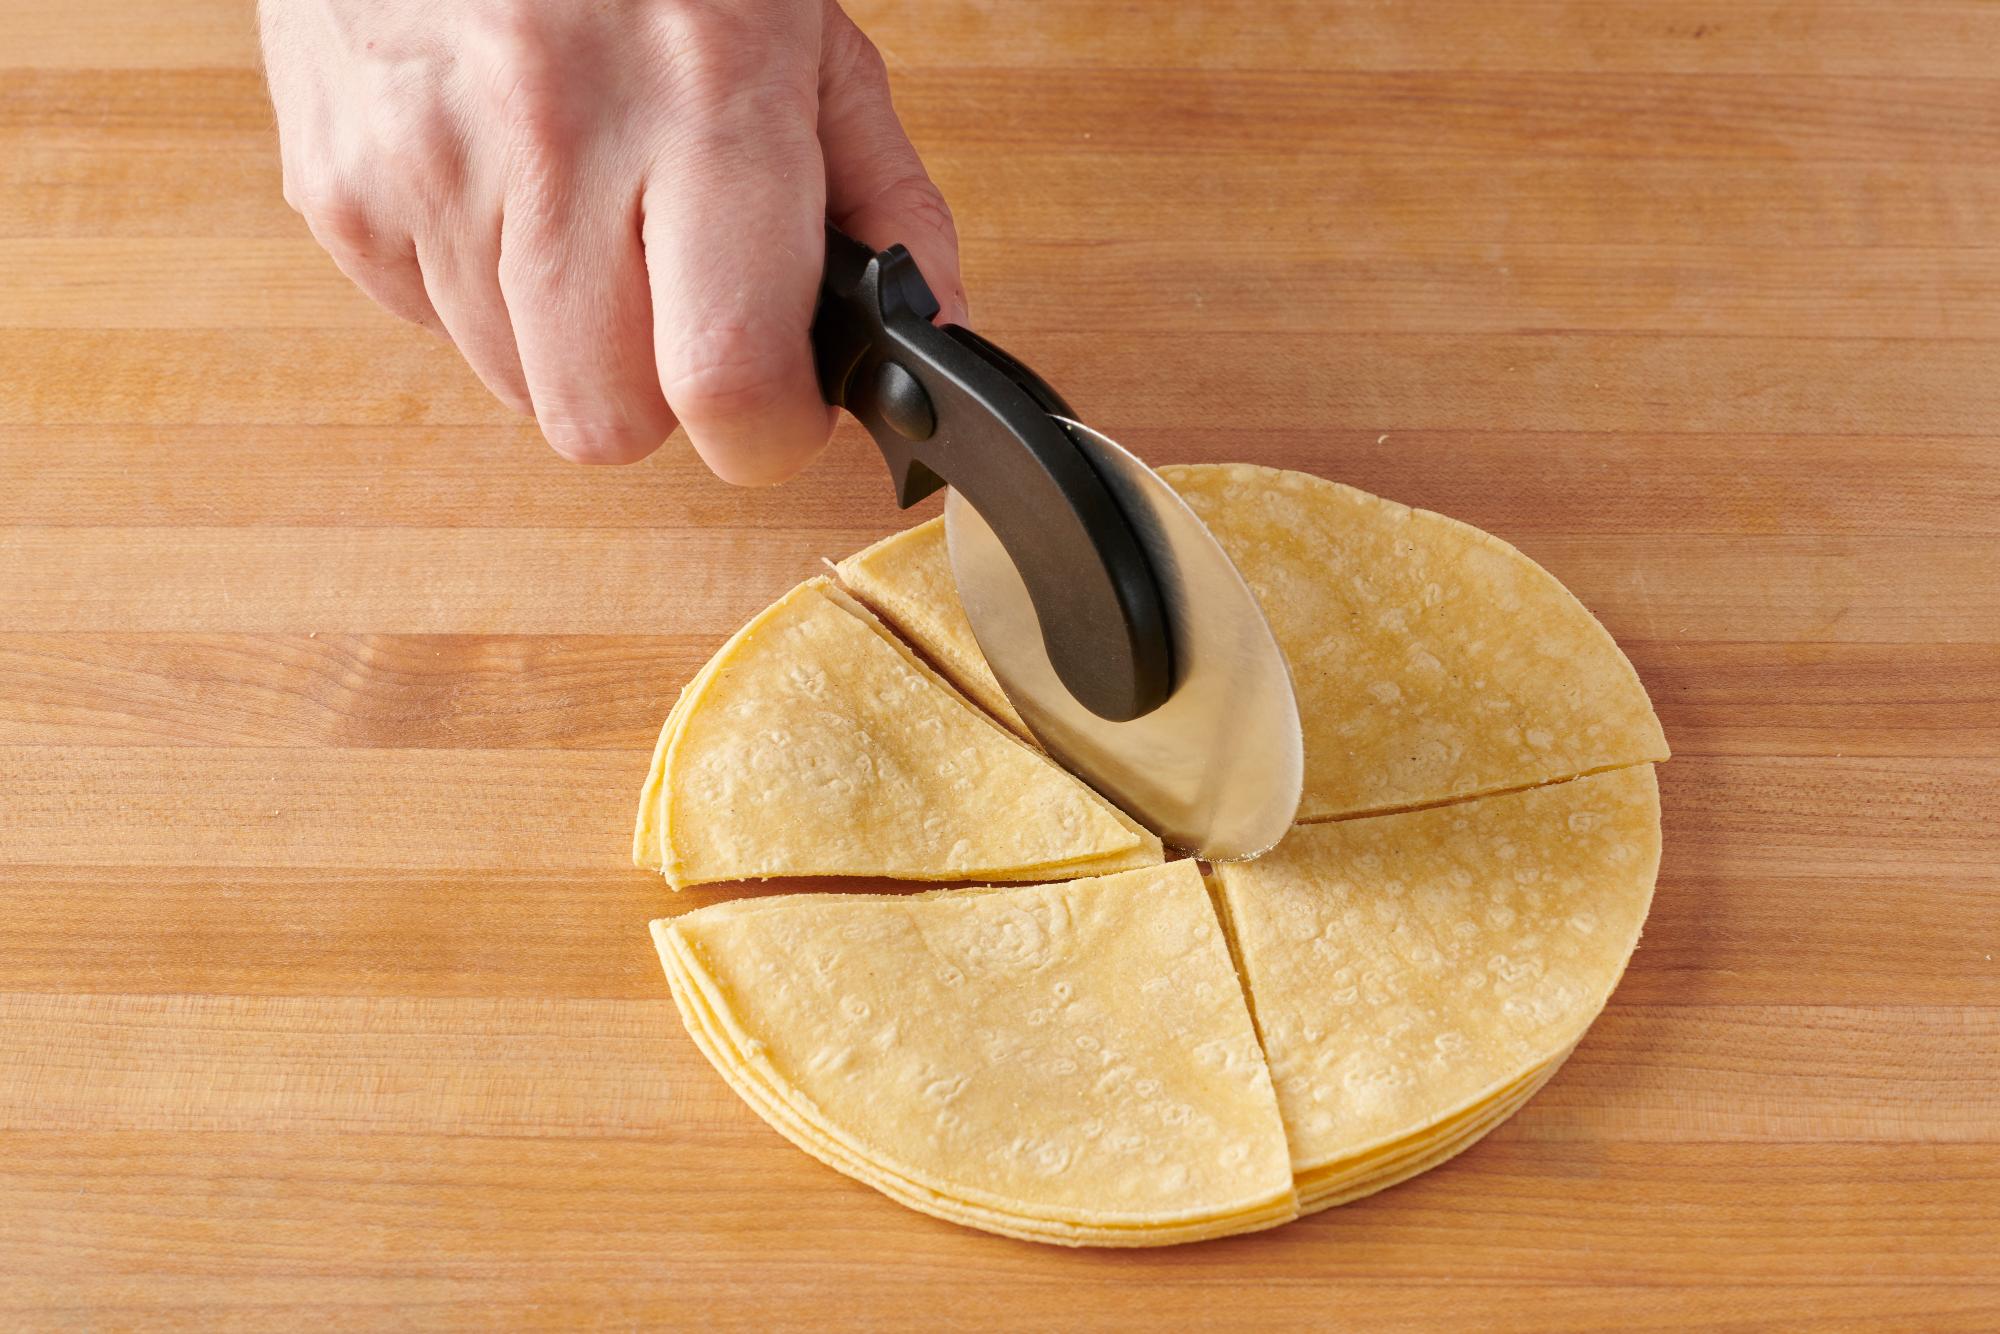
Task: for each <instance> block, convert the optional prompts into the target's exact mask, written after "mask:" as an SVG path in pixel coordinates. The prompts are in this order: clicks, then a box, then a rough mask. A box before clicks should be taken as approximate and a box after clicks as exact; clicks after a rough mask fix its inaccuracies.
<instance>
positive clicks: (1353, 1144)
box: [1216, 765, 1660, 1194]
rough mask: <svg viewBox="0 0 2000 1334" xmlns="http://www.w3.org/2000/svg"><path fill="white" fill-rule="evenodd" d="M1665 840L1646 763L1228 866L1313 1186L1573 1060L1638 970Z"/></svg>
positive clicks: (1380, 819) (1223, 876)
mask: <svg viewBox="0 0 2000 1334" xmlns="http://www.w3.org/2000/svg"><path fill="white" fill-rule="evenodd" d="M1659 857H1660V805H1659V789H1658V786H1657V784H1656V782H1655V779H1654V775H1653V769H1652V766H1650V765H1640V766H1637V767H1635V768H1630V769H1622V770H1618V771H1616V772H1613V773H1608V774H1601V775H1597V776H1595V777H1587V778H1579V779H1575V780H1573V781H1571V782H1566V783H1560V784H1557V785H1554V786H1551V787H1544V788H1536V789H1534V790H1531V791H1527V792H1518V793H1513V794H1509V795H1504V796H1496V797H1483V798H1479V799H1476V800H1472V801H1467V802H1462V803H1459V804H1456V805H1451V806H1442V807H1436V808H1433V809H1429V810H1421V811H1411V812H1407V813H1404V814H1399V815H1384V816H1377V817H1373V818H1369V819H1357V820H1343V821H1338V822H1336V823H1332V824H1320V825H1306V826H1301V827H1299V828H1295V829H1294V830H1293V831H1292V832H1291V833H1290V834H1289V835H1287V836H1286V838H1285V840H1284V841H1283V842H1282V843H1280V844H1279V845H1278V846H1277V847H1276V848H1275V849H1273V850H1272V851H1271V852H1269V853H1267V854H1265V855H1264V856H1263V857H1260V858H1258V859H1256V860H1254V861H1249V862H1238V863H1231V864H1227V865H1224V866H1220V867H1218V868H1217V870H1216V877H1217V879H1218V880H1219V881H1220V882H1221V885H1222V897H1223V902H1224V905H1225V907H1226V910H1227V913H1228V918H1229V926H1230V930H1231V932H1232V934H1233V937H1234V941H1235V944H1236V948H1237V950H1238V952H1239V956H1240V959H1241V966H1242V969H1243V974H1244V979H1245V982H1246V985H1247V986H1248V988H1249V992H1250V998H1251V1009H1252V1012H1253V1013H1254V1015H1255V1016H1256V1022H1257V1027H1258V1032H1259V1034H1260V1035H1261V1036H1262V1039H1263V1044H1264V1051H1265V1054H1266V1057H1267V1058H1268V1059H1269V1061H1270V1064H1271V1073H1272V1077H1273V1079H1274V1080H1275V1081H1276V1084H1277V1089H1278V1104H1279V1107H1280V1109H1281V1110H1282V1111H1283V1114H1284V1118H1285V1129H1286V1132H1287V1134H1288V1135H1289V1137H1290V1142H1291V1148H1292V1168H1293V1171H1294V1172H1296V1173H1297V1174H1298V1176H1299V1178H1300V1182H1301V1191H1302V1193H1305V1194H1311V1193H1313V1192H1312V1191H1311V1190H1310V1187H1312V1186H1313V1185H1314V1184H1315V1183H1316V1182H1317V1181H1318V1180H1319V1179H1320V1178H1322V1177H1327V1176H1329V1175H1337V1174H1338V1173H1339V1170H1340V1168H1341V1166H1342V1165H1343V1164H1345V1163H1347V1162H1349V1161H1350V1160H1353V1159H1356V1158H1357V1157H1358V1156H1360V1155H1364V1154H1367V1153H1370V1152H1371V1151H1373V1150H1376V1149H1377V1148H1379V1147H1380V1146H1383V1145H1388V1144H1393V1143H1396V1142H1397V1141H1399V1140H1405V1139H1408V1138H1410V1137H1423V1136H1426V1135H1429V1134H1430V1133H1432V1132H1433V1130H1434V1129H1435V1128H1436V1127H1439V1126H1440V1125H1442V1124H1443V1123H1445V1122H1447V1121H1450V1120H1451V1119H1452V1118H1455V1117H1460V1116H1462V1115H1463V1114H1465V1113H1466V1112H1467V1111H1468V1110H1471V1109H1478V1108H1480V1107H1482V1106H1485V1105H1488V1104H1493V1103H1495V1102H1496V1101H1497V1100H1499V1099H1503V1098H1505V1097H1506V1096H1507V1095H1508V1094H1509V1092H1510V1091H1512V1090H1514V1089H1516V1088H1518V1087H1519V1086H1520V1085H1522V1084H1523V1083H1524V1082H1526V1081H1528V1080H1530V1079H1531V1077H1532V1076H1533V1075H1535V1074H1536V1073H1537V1072H1540V1071H1542V1070H1544V1069H1545V1068H1551V1067H1552V1065H1553V1063H1555V1062H1557V1061H1559V1060H1560V1059H1561V1058H1562V1056H1563V1055H1565V1054H1566V1053H1567V1052H1568V1051H1569V1049H1570V1048H1571V1047H1572V1046H1574V1045H1575V1043H1576V1041H1577V1039H1578V1038H1579V1037H1580V1036H1581V1035H1582V1033H1583V1031H1584V1029H1585V1028H1587V1027H1588V1026H1589V1024H1590V1022H1591V1020H1592V1019H1594V1018H1595V1017H1596V1016H1597V1013H1598V1011H1599V1010H1601V1009H1602V1008H1603V1006H1604V1003H1605V1001H1606V1000H1607V998H1609V996H1610V994H1611V990H1612V988H1613V987H1614V986H1615V985H1616V984H1617V982H1618V979H1619V977H1620V976H1621V975H1622V974H1623V972H1624V969H1625V964H1626V961H1627V960H1628V959H1629V958H1630V957H1631V954H1632V951H1633V949H1634V948H1635V946H1636V945H1637V943H1638V939H1639V930H1640V927H1641V925H1642V924H1643V923H1644V921H1645V918H1646V910H1647V907H1648V905H1649V904H1650V903H1651V901H1652V893H1653V881H1654V877H1655V875H1656V873H1657V871H1658V867H1659Z"/></svg>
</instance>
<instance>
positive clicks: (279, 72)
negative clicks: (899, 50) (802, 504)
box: [259, 0, 966, 483]
mask: <svg viewBox="0 0 2000 1334" xmlns="http://www.w3.org/2000/svg"><path fill="white" fill-rule="evenodd" d="M259 18H260V24H261V28H262V36H263V45H264V59H265V67H266V71H267V74H268V77H269V81H270V87H271V99H272V103H273V105H274V106H275V107H276V110H277V118H278V131H279V144H280V149H281V153H282V156H283V159H284V176H285V198H286V200H287V202H289V203H290V204H291V205H292V207H293V208H295V209H297V210H298V211H299V212H300V213H302V214H303V215H304V216H305V219H306V221H307V223H308V224H309V225H310V226H311V228H312V233H313V235H314V237H316V238H317V239H318V240H319V242H320V244H321V245H323V246H324V247H326V249H327V250H328V251H329V252H330V253H331V254H332V256H333V259H334V262H335V263H337V264H338V265H339V266H340V268H341V270H342V272H344V273H346V274H347V276H348V277H349V278H352V279H353V280H354V282H355V283H356V284H358V285H359V286H360V287H361V289H362V290H363V291H365V292H366V293H368V295H369V296H371V297H373V298H374V299H375V300H376V301H378V302H380V303H381V304H382V305H383V306H385V307H387V308H388V309H389V310H391V311H393V312H394V313H396V314H397V315H400V316H402V317H403V318H404V319H408V320H413V321H415V322H417V323H419V324H423V325H426V326H427V327H429V328H431V329H433V330H435V331H436V332H438V333H440V334H442V335H443V336H445V337H446V338H449V339H450V340H451V341H452V342H453V343H455V344H456V345H457V346H458V349H459V351H460V352H461V353H463V354H464V356H465V359H466V360H467V361H468V362H470V363H471V365H472V368H473V370H474V371H476V372H477V373H478V375H479V377H480V379H481V380H483V381H484V382H485V383H486V386H487V387H488V388H489V389H491V390H492V391H493V392H494V393H495V394H497V395H498V396H499V397H500V398H501V399H502V400H504V401H506V402H507V403H509V404H511V405H512V406H514V407H515V408H517V409H518V410H520V411H522V412H531V413H533V414H534V416H535V417H536V418H537V420H538V421H539V422H540V423H541V427H542V432H543V434H544V435H546V436H547V437H548V440H549V443H550V444H551V445H553V446H554V447H555V449H556V450H557V452H558V453H561V454H563V455H564V456H566V457H568V458H572V459H575V460H577V461H579V462H591V463H626V462H631V461H633V460H635V459H639V458H643V457H645V456H646V455H647V454H650V453H651V452H652V451H653V450H654V449H656V448H657V447H658V446H659V444H660V442H661V441H663V440H664V439H666V437H667V436H668V434H669V433H671V432H672V430H673V428H674V425H675V423H676V421H678V422H679V424H680V425H681V426H682V427H683V428H685V430H686V431H687V434H688V437H689V439H690V440H691V441H692V442H693V444H694V447H695V448H696V450H698V451H699V452H700V454H701V456H702V458H703V459H705V460H706V461H707V463H708V465H709V466H710V467H711V468H713V469H714V470H715V472H716V473H717V474H718V475H719V476H721V477H723V478H725V479H727V480H729V481H733V482H744V483H763V482H774V481H780V480H783V479H784V478H786V477H789V476H791V475H792V474H793V473H795V472H797V471H798V470H799V469H800V468H802V467H804V466H805V464H806V463H807V462H808V461H809V460H810V459H811V458H812V456H813V455H814V454H815V453H817V452H818V451H819V449H820V448H821V447H822V446H823V445H824V444H825V443H826V440H827V436H828V434H829V433H830V431H831V429H832V420H833V414H832V410H831V409H830V408H828V407H827V406H826V404H825V403H824V402H823V401H822V400H821V398H820V394H819V390H818V387H817V382H816V381H815V379H814V375H813V363H812V351H811V348H810V346H809V344H808V341H807V331H808V328H809V326H810V324H811V320H812V313H813V305H814V300H815V297H816V295H817V292H818V284H819V272H820V264H821V260H822V256H823V254H824V240H823V235H824V233H823V224H824V223H825V221H826V220H828V219H831V220H832V221H833V222H834V223H835V224H836V225H837V226H839V227H840V228H841V229H842V230H844V231H846V232H847V233H848V234H849V235H851V236H854V237H856V238H857V239H859V240H862V241H865V242H867V243H869V244H870V245H872V246H874V247H875V248H877V249H882V248H885V247H887V246H888V245H890V244H892V243H894V242H899V241H900V242H902V243H903V244H905V245H907V246H908V247H909V249H910V251H911V253H912V254H913V255H914V256H915V257H916V260H917V264H918V267H919V268H920V269H921V270H922V271H923V274H924V276H925V278H926V279H927V280H928V282H929V283H930V285H931V288H932V290H933V291H935V292H936V293H937V295H938V298H939V301H940V303H941V304H942V305H943V307H944V309H943V313H942V314H941V316H940V318H941V319H943V320H946V321H951V322H957V323H963V322H965V317H966V316H965V295H964V289H963V286H962V283H961V280H960V277H959V269H958V242H957V237H956V235H955V233H954V231H953V229H952V220H951V214H950V212H949V210H948V209H947V208H946V207H945V202H944V199H943V197H942V196H941V195H940V194H939V193H938V190H937V187H936V186H934V185H933V184H932V183H931V181H930V178H929V177H928V176H927V175H926V174H925V173H924V168H923V164H922V163H921V162H920V161H919V160H918V157H917V154H916V150H915V149H914V148H912V147H911V145H910V141H909V138H908V136H907V135H905V134H904V132H903V128H902V125H901V123H900V122H899V121H898V120H897V119H896V113H895V111H894V109H893V108H892V107H891V106H890V102H889V85H888V78H887V73H886V70H885V68H884V66H883V63H882V59H881V56H880V55H878V54H877V52H876V50H875V48H874V46H873V44H871V43H870V42H869V41H868V39H867V38H866V37H865V36H863V35H862V33H861V30H860V29H859V28H857V27H855V26H854V24H853V22H852V21H851V20H850V19H849V18H848V17H847V15H846V14H844V13H843V12H842V11H841V9H840V7H839V6H838V5H837V4H836V3H834V0H613V2H612V3H585V2H584V0H541V2H540V3H537V2H536V0H426V2H425V3H423V4H410V3H408V0H261V2H260V5H259Z"/></svg>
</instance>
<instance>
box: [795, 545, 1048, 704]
mask: <svg viewBox="0 0 2000 1334" xmlns="http://www.w3.org/2000/svg"><path fill="white" fill-rule="evenodd" d="M834 572H835V573H836V574H838V575H839V576H840V582H841V584H842V585H844V586H845V587H846V588H847V590H848V591H849V592H851V593H853V594H854V596H856V597H857V598H860V599H861V601H862V602H864V603H866V604H867V605H868V608H869V610H871V611H873V612H874V613H875V614H876V615H877V616H880V617H881V618H882V619H883V620H884V621H886V622H887V623H888V624H889V625H890V626H891V627H892V628H894V630H895V631H896V633H897V634H899V635H901V636H902V637H903V638H904V639H907V640H908V641H910V643H912V644H914V645H916V647H917V648H918V649H919V650H921V651H922V652H923V653H925V654H926V655H928V656H929V658H930V660H931V661H932V662H933V663H935V664H936V666H937V668H938V670H939V671H941V672H943V673H944V675H945V677H946V678H947V679H948V680H950V682H951V683H952V684H953V685H955V686H957V687H958V688H959V689H960V690H962V691H964V692H965V694H966V696H967V697H968V698H970V699H971V700H972V701H973V703H975V704H977V705H979V707H980V708H982V709H984V710H986V711H987V712H988V713H990V714H992V715H993V716H994V717H995V718H997V719H999V720H1000V721H1001V722H1002V723H1004V724H1005V725H1006V727H1007V729H1008V730H1009V731H1011V732H1013V733H1014V734H1015V735H1017V736H1020V737H1024V738H1028V739H1030V740H1032V735H1031V734H1030V733H1029V731H1028V725H1027V724H1026V723H1024V722H1022V721H1021V715H1020V714H1018V713H1016V712H1015V711H1014V706H1013V705H1012V704H1010V703H1008V702H1007V692H1006V691H1004V690H1002V689H1001V688H1000V682H999V681H997V680H995V679H994V676H993V670H992V668H990V667H988V666H987V665H986V656H985V655H984V654H983V653H981V652H980V651H979V642H978V641H977V640H976V639H974V638H973V635H972V623H971V622H970V621H968V620H967V619H966V618H965V607H964V606H963V605H962V604H961V603H960V602H959V600H958V582H957V581H956V580H955V579H954V578H953V577H952V573H951V560H950V557H949V556H948V555H947V553H946V551H945V541H944V519H943V518H942V517H940V518H936V519H932V520H931V521H930V522H929V523H920V524H918V525H917V526H916V527H915V528H911V529H909V530H908V531H906V532H901V533H891V534H890V535H889V536H888V537H885V538H883V539H882V540H881V541H880V542H877V543H876V544H875V545H874V546H872V547H868V548H867V549H866V550H863V551H857V552H855V553H854V554H853V555H852V556H849V557H848V558H847V559H846V560H844V561H842V562H840V564H838V565H836V566H834Z"/></svg>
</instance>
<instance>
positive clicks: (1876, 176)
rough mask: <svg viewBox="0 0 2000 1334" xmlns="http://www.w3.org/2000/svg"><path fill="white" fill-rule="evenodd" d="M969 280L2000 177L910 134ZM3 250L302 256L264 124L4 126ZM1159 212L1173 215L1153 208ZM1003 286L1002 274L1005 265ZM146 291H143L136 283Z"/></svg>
mask: <svg viewBox="0 0 2000 1334" xmlns="http://www.w3.org/2000/svg"><path fill="white" fill-rule="evenodd" d="M916 133H917V139H918V143H919V145H920V146H921V147H922V148H923V149H924V151H925V163H926V166H927V167H928V168H929V170H930V171H931V173H932V174H933V175H934V176H935V177H936V178H937V180H938V182H939V184H940V185H941V186H942V187H943V188H944V190H945V192H946V194H947V196H948V197H949V198H951V199H952V200H953V201H955V204H956V216H957V223H958V229H959V234H960V237H961V239H962V240H963V241H964V242H965V246H966V263H967V266H968V269H969V272H970V274H971V277H972V280H973V283H974V289H975V291H974V295H975V299H976V300H979V302H980V304H978V305H976V306H975V317H976V318H981V319H983V318H984V310H985V307H984V304H983V296H982V293H981V291H980V285H979V280H980V279H981V278H982V277H984V276H985V275H986V274H987V273H988V272H989V269H988V266H998V265H1002V264H1005V263H1006V262H1007V256H1008V254H1009V252H1010V251H1011V250H1012V248H1013V247H1014V246H1016V245H1019V244H1022V243H1023V240H1024V238H1035V239H1036V240H1038V241H1041V242H1071V243H1098V244H1106V243H1113V242H1123V243H1130V242H1153V241H1157V240H1159V239H1160V238H1161V237H1162V236H1170V237H1174V238H1177V239H1178V240H1179V241H1180V242H1181V243H1182V244H1183V245H1185V246H1187V247H1189V261H1190V263H1189V267H1190V268H1191V269H1192V270H1193V271H1202V270H1204V269H1205V268H1206V267H1207V266H1206V265H1204V264H1203V263H1202V261H1201V255H1202V254H1203V253H1204V250H1205V247H1206V246H1208V245H1209V244H1211V243H1212V242H1214V241H1215V240H1216V239H1217V238H1231V237H1246V238H1265V239H1270V240H1274V241H1276V240H1281V239H1289V240H1291V241H1293V242H1297V241H1299V240H1301V239H1306V240H1314V239H1320V238H1325V239H1332V240H1338V241H1341V242H1343V243H1346V244H1352V245H1366V246H1374V247H1377V248H1381V249H1387V250H1394V249H1397V248H1401V247H1404V246H1412V245H1419V244H1438V243H1453V244H1471V245H1484V244H1492V245H1591V246H1599V245H1612V246H1619V245H1627V246H1629V245H1667V246H1708V245H1717V246H1764V247H1785V246H1791V247H1801V246H1804V247H1840V248H1845V247H1860V246H1867V247H1900V246H1913V247H1923V248H1932V249H1935V248H1939V247H1954V246H1967V247H1970V246H1995V245H2000V167H1996V166H1986V165H1980V164H1966V163H1928V162H1927V163H1915V162H1908V161H1886V162H1871V163H1851V162H1826V161H1819V160H1815V159H1812V158H1797V159H1791V160H1783V161H1778V160H1773V161H1766V162H1757V163H1732V162H1723V161H1701V160H1696V161H1675V160H1672V159H1658V158H1650V159H1649V158H1635V159H1622V160H1621V159H1612V160H1607V159H1589V158H1575V157H1560V156H1549V155H1540V156H1536V157H1532V158H1494V157H1490V156H1480V155H1471V154H1460V155H1458V156H1455V157H1439V156H1437V155H1435V154H1426V155H1424V156H1422V157H1416V156H1413V155H1411V154H1402V155H1396V154H1371V155H1369V156H1367V157H1323V156H1311V155H1302V154H1300V153H1297V152H1294V151H1289V147H1288V148H1279V149H1271V150H1257V149H1253V148H1250V147H1248V146H1238V148H1237V149H1236V150H1235V151H1233V152H1230V153H1227V154H1185V153H1164V154H1163V153H1155V152H1148V151H1145V150H1144V149H1116V148H1106V147H1105V146H1103V145H1095V146H1094V151H1092V152H1091V153H1089V154H1088V155H1083V154H1076V153H1068V152H1052V151H1050V150H1049V148H1048V146H1047V145H1041V144H1024V145H1021V146H1020V147H1019V148H1017V149H1013V150H1010V151H1009V152H1006V153H1002V154H995V153H993V152H991V151H984V150H976V149H967V148H963V147H958V146H955V145H954V142H953V138H952V136H951V135H950V134H949V133H948V131H947V132H939V133H926V127H924V126H921V125H918V126H917V127H916ZM0 186H5V187H6V188H5V189H4V190H0V236H6V237H14V238H40V237H49V236H79V237H106V236H111V237H128V238H156V239H161V238H181V237H223V238H229V237H259V238H270V239H276V240H283V241H290V242H293V243H302V242H303V241H304V240H305V239H306V230H305V225H304V224H303V223H302V222H300V221H299V219H298V218H297V217H295V216H294V215H293V214H292V213H291V211H290V210H289V209H288V208H287V207H286V206H285V203H284V200H283V198H282V197H281V195H280V191H279V178H278V156H277V148H276V145H275V144H274V143H273V142H272V141H271V137H270V134H269V131H268V129H267V128H265V127H251V128H247V129H241V130H217V131H210V132H202V133H199V134H194V133H189V132H186V131H172V130H158V129H150V128H147V127H145V126H144V125H137V126H124V127H121V128H113V127H107V126H104V125H101V124H100V125H92V126H79V127H76V128H73V129H66V130H61V131H54V130H41V129H38V130H9V129H6V128H4V127H0ZM1163 204H1164V206H1163ZM994 271H997V269H995V270H994ZM135 281H137V279H136V278H135Z"/></svg>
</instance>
